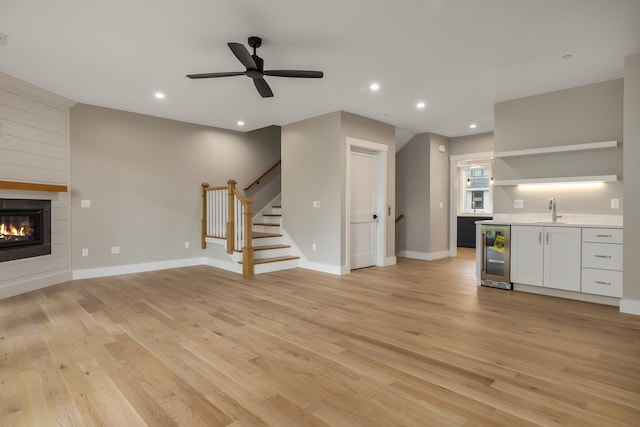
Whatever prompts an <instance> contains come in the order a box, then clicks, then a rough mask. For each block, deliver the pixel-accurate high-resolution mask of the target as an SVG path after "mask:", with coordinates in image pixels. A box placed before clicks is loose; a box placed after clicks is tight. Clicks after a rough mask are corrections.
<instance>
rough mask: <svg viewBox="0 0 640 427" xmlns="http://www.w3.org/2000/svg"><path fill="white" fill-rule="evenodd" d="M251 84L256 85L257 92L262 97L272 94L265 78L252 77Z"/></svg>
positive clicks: (268, 96)
mask: <svg viewBox="0 0 640 427" xmlns="http://www.w3.org/2000/svg"><path fill="white" fill-rule="evenodd" d="M253 84H255V85H256V89H258V92H259V93H260V95H261V96H262V97H263V98H271V97H272V96H273V92H271V88H270V87H269V84H267V82H266V80H265V79H263V78H262V77H259V78H256V79H253Z"/></svg>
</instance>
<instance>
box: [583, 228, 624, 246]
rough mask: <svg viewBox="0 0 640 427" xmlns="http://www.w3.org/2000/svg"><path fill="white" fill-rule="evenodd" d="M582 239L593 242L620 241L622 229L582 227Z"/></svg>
mask: <svg viewBox="0 0 640 427" xmlns="http://www.w3.org/2000/svg"><path fill="white" fill-rule="evenodd" d="M582 241H583V242H594V243H622V229H621V228H583V229H582Z"/></svg>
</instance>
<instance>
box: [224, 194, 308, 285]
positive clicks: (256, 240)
mask: <svg viewBox="0 0 640 427" xmlns="http://www.w3.org/2000/svg"><path fill="white" fill-rule="evenodd" d="M281 227H282V206H281V205H280V196H278V198H277V199H276V200H274V202H273V204H272V205H271V206H270V207H268V208H266V209H264V210H263V211H262V213H261V214H260V215H258V216H257V218H254V222H253V224H252V230H253V245H252V246H253V248H252V250H253V269H254V274H260V273H268V272H271V271H279V270H287V269H289V268H295V267H297V266H298V260H299V259H300V257H298V256H295V255H293V254H292V250H291V245H289V244H286V243H285V237H284V236H283V235H282V233H281ZM236 252H237V254H239V255H241V254H242V250H237V251H236ZM238 258H239V259H238V261H237V262H238V263H240V264H242V257H241V256H238Z"/></svg>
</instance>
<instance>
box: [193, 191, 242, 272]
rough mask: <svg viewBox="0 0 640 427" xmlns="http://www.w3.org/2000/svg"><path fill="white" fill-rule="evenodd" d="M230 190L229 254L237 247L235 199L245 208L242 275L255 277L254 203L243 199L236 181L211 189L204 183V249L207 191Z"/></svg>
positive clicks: (203, 247) (228, 215) (202, 241)
mask: <svg viewBox="0 0 640 427" xmlns="http://www.w3.org/2000/svg"><path fill="white" fill-rule="evenodd" d="M216 190H228V198H229V199H228V205H227V209H228V214H227V225H226V234H227V235H226V239H227V252H228V253H230V254H231V253H233V251H234V250H236V249H237V248H236V247H235V245H236V224H235V219H236V215H235V207H236V205H235V198H237V199H238V201H240V203H241V204H242V205H243V208H244V229H243V230H242V241H243V244H244V247H243V248H242V275H243V276H253V273H254V269H253V264H254V261H253V228H252V220H253V207H252V206H253V201H252V200H251V199H247V198H245V197H243V196H242V195H241V194H240V193H239V192H238V189H237V188H236V181H234V180H232V179H230V180H229V181H227V185H226V186H220V187H210V186H209V184H208V183H206V182H203V183H202V224H201V228H202V240H201V246H202V249H206V247H207V241H206V237H207V191H216Z"/></svg>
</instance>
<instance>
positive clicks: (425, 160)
mask: <svg viewBox="0 0 640 427" xmlns="http://www.w3.org/2000/svg"><path fill="white" fill-rule="evenodd" d="M428 141H429V138H428V135H427V134H419V135H416V136H414V137H413V138H411V139H410V140H409V142H407V143H406V144H405V145H404V147H402V149H401V150H400V151H398V153H397V154H396V211H397V214H398V215H400V214H403V215H404V218H403V219H401V220H400V221H398V225H397V227H396V252H397V253H399V252H400V251H412V252H421V253H427V252H428V251H429V242H428V232H429V231H428V227H429V214H430V212H429V193H430V191H429V190H430V185H429V184H430V181H429V179H430V178H429V156H430V149H429V143H428Z"/></svg>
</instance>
